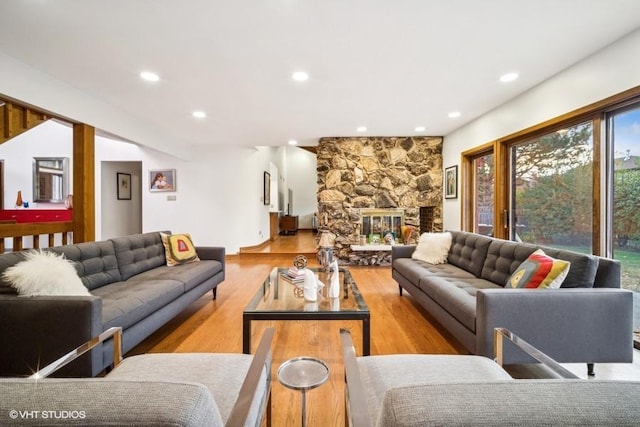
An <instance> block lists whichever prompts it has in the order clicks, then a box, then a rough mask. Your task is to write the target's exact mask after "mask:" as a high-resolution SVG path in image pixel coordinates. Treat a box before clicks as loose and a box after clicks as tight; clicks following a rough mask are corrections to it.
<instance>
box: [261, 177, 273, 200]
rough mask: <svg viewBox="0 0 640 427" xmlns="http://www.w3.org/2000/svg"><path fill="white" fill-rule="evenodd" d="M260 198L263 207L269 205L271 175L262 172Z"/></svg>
mask: <svg viewBox="0 0 640 427" xmlns="http://www.w3.org/2000/svg"><path fill="white" fill-rule="evenodd" d="M262 187H263V188H262V196H263V200H264V204H265V205H270V204H271V174H270V173H269V172H267V171H265V172H264V176H263V182H262Z"/></svg>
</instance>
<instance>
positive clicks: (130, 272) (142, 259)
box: [111, 231, 171, 280]
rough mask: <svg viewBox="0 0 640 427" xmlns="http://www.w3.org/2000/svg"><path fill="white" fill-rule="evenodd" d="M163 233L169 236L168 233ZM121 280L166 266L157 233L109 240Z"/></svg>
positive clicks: (162, 246)
mask: <svg viewBox="0 0 640 427" xmlns="http://www.w3.org/2000/svg"><path fill="white" fill-rule="evenodd" d="M163 233H166V234H171V232H169V231H164V232H163ZM111 241H112V242H113V247H114V249H115V255H116V259H117V260H118V267H119V268H120V275H121V277H122V280H127V279H129V278H130V277H131V276H135V275H136V274H139V273H142V272H144V271H147V270H151V269H152V268H156V267H159V266H161V265H166V258H165V254H164V245H163V244H162V238H161V237H160V233H159V232H153V233H143V234H134V235H131V236H123V237H115V238H113V239H111Z"/></svg>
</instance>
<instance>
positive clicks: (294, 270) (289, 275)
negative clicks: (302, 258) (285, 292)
mask: <svg viewBox="0 0 640 427" xmlns="http://www.w3.org/2000/svg"><path fill="white" fill-rule="evenodd" d="M304 272H305V268H304V267H303V268H298V267H290V268H288V269H287V270H286V271H283V272H282V273H280V276H281V277H282V278H283V279H285V280H286V281H288V282H291V283H294V284H296V283H303V282H304Z"/></svg>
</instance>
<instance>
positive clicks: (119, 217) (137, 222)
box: [96, 161, 142, 240]
mask: <svg viewBox="0 0 640 427" xmlns="http://www.w3.org/2000/svg"><path fill="white" fill-rule="evenodd" d="M100 165H101V172H100V174H101V177H100V182H101V185H100V199H99V200H100V209H99V212H100V221H99V222H98V223H99V224H100V227H99V228H100V236H96V238H97V239H98V240H106V239H110V238H113V237H120V236H127V235H130V234H138V233H142V162H139V161H135V162H115V161H103V162H100ZM118 174H121V176H122V174H125V175H130V176H131V180H130V185H131V192H130V196H131V198H130V199H128V198H123V197H122V195H120V197H118ZM96 192H97V191H96ZM128 196H129V193H128V192H127V197H128ZM97 211H98V210H97ZM96 231H97V230H96Z"/></svg>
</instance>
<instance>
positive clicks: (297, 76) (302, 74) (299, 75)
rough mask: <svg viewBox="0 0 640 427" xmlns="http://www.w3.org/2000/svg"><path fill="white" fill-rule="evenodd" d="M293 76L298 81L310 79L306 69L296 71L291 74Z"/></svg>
mask: <svg viewBox="0 0 640 427" xmlns="http://www.w3.org/2000/svg"><path fill="white" fill-rule="evenodd" d="M291 78H292V79H293V80H295V81H297V82H304V81H306V80H309V74H307V73H305V72H304V71H296V72H295V73H293V74H292V75H291Z"/></svg>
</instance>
